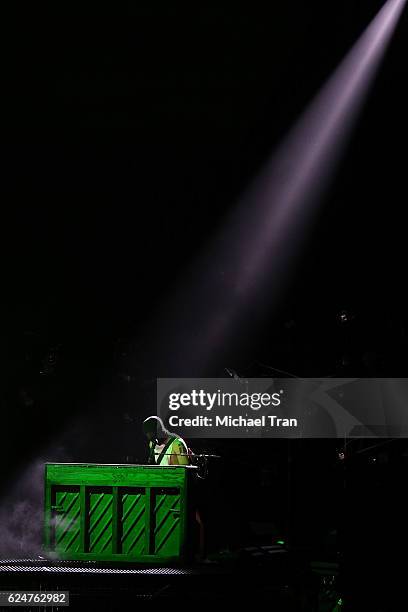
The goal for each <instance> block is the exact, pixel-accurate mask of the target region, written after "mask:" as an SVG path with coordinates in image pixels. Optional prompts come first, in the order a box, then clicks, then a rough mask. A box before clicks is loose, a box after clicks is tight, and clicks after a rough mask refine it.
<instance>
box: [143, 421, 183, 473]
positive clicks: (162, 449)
mask: <svg viewBox="0 0 408 612" xmlns="http://www.w3.org/2000/svg"><path fill="white" fill-rule="evenodd" d="M143 431H144V433H145V435H146V437H147V439H148V440H149V459H148V463H153V464H155V465H190V457H189V450H188V448H187V445H186V443H185V442H184V440H183V439H182V438H180V437H179V436H178V435H177V434H173V433H170V432H169V431H167V429H166V428H165V427H164V424H163V421H162V420H161V419H160V418H159V417H157V416H150V417H148V418H147V419H146V420H145V421H143Z"/></svg>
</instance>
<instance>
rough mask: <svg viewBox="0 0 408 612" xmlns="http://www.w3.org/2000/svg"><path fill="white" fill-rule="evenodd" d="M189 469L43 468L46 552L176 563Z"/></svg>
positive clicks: (181, 540) (183, 529) (183, 540)
mask: <svg viewBox="0 0 408 612" xmlns="http://www.w3.org/2000/svg"><path fill="white" fill-rule="evenodd" d="M194 469H195V468H193V467H191V466H135V465H99V464H46V466H45V488H44V490H45V497H44V499H45V512H44V520H45V525H44V545H45V548H46V550H47V551H51V552H54V553H57V555H58V556H59V557H60V558H61V559H73V560H81V559H90V560H100V561H127V562H129V561H135V562H144V563H156V562H170V561H176V560H179V559H181V558H182V556H183V554H184V551H185V543H186V535H187V526H188V516H189V512H188V507H189V505H188V497H187V490H188V489H187V482H188V480H189V478H190V477H191V475H192V474H193V472H194ZM190 514H191V513H190Z"/></svg>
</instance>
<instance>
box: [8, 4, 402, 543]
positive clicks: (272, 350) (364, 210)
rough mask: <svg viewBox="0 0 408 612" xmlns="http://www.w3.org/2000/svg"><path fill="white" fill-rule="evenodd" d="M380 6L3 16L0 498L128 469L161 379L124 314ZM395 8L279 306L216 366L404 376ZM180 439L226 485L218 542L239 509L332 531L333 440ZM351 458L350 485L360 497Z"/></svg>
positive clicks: (169, 271)
mask: <svg viewBox="0 0 408 612" xmlns="http://www.w3.org/2000/svg"><path fill="white" fill-rule="evenodd" d="M381 5H382V3H381V2H377V1H368V0H360V1H356V0H353V1H351V0H350V1H346V2H322V1H311V2H307V3H306V2H302V1H294V2H279V3H268V5H265V6H263V7H258V6H256V5H254V4H249V3H234V5H230V4H229V3H226V2H218V3H217V5H216V6H215V7H211V6H207V5H206V4H201V5H200V6H197V5H195V4H192V5H191V6H190V7H189V8H188V9H186V8H183V9H181V8H178V7H177V6H173V3H168V2H166V3H165V2H150V1H149V2H143V1H140V2H128V3H123V4H118V3H110V4H104V3H97V4H94V5H93V4H90V3H78V4H75V3H74V4H73V3H71V2H70V3H67V2H58V3H52V4H51V3H50V4H41V3H40V4H37V3H36V4H31V5H29V6H27V7H26V6H24V7H23V6H22V5H19V6H18V7H15V11H14V12H13V14H9V15H7V16H6V17H5V19H4V29H5V38H4V41H5V42H4V50H3V61H4V67H3V73H2V85H3V87H2V89H3V103H4V102H5V106H4V107H3V112H2V123H3V136H2V141H1V142H2V148H3V154H4V160H3V164H2V169H3V178H2V181H1V189H2V203H3V205H2V224H1V228H2V236H1V242H2V245H3V248H4V255H3V258H2V262H3V274H2V306H3V308H4V310H3V314H2V316H1V336H2V343H1V345H2V351H1V373H2V379H3V382H2V385H1V415H2V416H1V420H2V427H1V430H2V432H3V436H2V445H1V451H0V452H1V459H2V465H3V466H5V470H4V477H3V480H2V489H3V492H4V493H6V492H7V490H8V488H9V487H10V486H11V483H13V482H15V480H16V478H18V476H19V474H20V473H21V471H24V469H25V467H26V466H27V465H29V464H30V462H32V461H34V460H35V459H37V458H38V457H40V458H44V459H48V460H69V461H82V460H84V461H95V462H96V461H106V462H124V461H143V460H144V458H145V456H144V452H145V451H144V441H143V439H142V435H141V431H140V422H141V420H142V419H143V418H144V417H145V416H147V415H148V414H150V413H153V412H154V411H155V378H156V377H157V376H159V375H165V374H166V369H165V367H162V369H161V370H160V371H157V368H156V367H155V355H156V354H159V353H160V346H156V347H154V349H152V347H151V346H150V345H149V337H148V336H147V337H146V333H145V329H146V326H147V325H148V324H151V322H152V321H154V320H155V319H154V316H155V312H156V311H158V309H159V308H160V305H161V304H162V303H163V302H164V300H166V299H167V297H168V296H169V295H170V296H171V294H172V289H173V287H174V285H175V283H176V282H178V279H179V278H183V271H185V270H186V268H187V266H188V264H189V263H190V262H191V261H192V260H193V259H194V257H195V255H196V254H197V253H198V252H199V250H200V248H201V247H203V246H205V244H206V243H207V242H208V240H209V238H210V236H211V235H212V234H213V233H214V231H216V229H218V228H219V227H220V226H221V225H222V221H223V218H224V216H225V215H226V213H227V212H228V211H230V210H233V208H234V206H235V204H236V201H237V198H238V197H239V195H240V194H241V193H242V191H243V190H244V189H245V187H246V186H247V185H248V183H249V182H250V181H251V179H252V178H254V177H255V176H256V175H257V173H258V172H259V171H260V170H261V168H262V166H263V164H264V162H265V161H266V160H267V159H268V157H269V155H270V154H271V152H273V150H274V148H275V147H276V146H277V145H278V144H279V142H280V140H281V139H282V138H283V137H284V135H285V134H286V132H287V130H288V129H289V127H290V126H291V125H292V123H293V122H294V121H295V119H296V118H297V117H298V116H299V114H300V113H301V112H302V110H303V109H304V108H305V106H306V104H307V103H308V101H310V100H311V99H312V98H313V96H314V94H315V93H316V92H317V91H318V89H319V88H320V86H321V85H322V84H323V83H324V81H325V79H326V78H327V77H328V76H329V75H330V74H331V73H332V71H333V70H334V68H335V67H336V65H337V64H338V63H339V62H340V60H341V59H342V57H343V56H344V55H345V54H346V52H347V51H348V50H349V48H350V47H351V46H352V44H353V43H354V42H355V41H356V40H357V38H358V36H359V35H360V34H361V32H362V31H363V30H364V28H365V27H366V25H367V24H368V23H369V22H370V20H371V19H372V18H373V16H374V15H375V14H376V12H377V11H378V9H379V8H380V7H381ZM407 18H408V17H407V14H406V13H405V15H404V17H403V19H402V21H401V22H400V24H399V27H398V31H397V33H396V35H395V36H394V38H393V41H392V45H391V47H390V49H389V52H388V54H387V57H386V61H385V63H384V65H383V67H382V70H381V73H380V74H379V76H378V78H377V80H376V83H375V87H374V89H373V91H372V93H371V96H370V99H369V102H368V104H367V105H366V107H365V109H364V113H363V116H362V117H361V119H360V121H359V123H358V126H357V128H356V130H355V132H354V136H353V139H352V141H351V143H350V144H349V146H348V148H347V151H346V155H345V158H344V160H343V162H342V164H341V166H340V167H339V169H338V172H337V175H336V178H335V181H334V183H333V184H332V186H331V189H330V191H329V193H328V194H327V196H326V197H325V199H324V201H323V203H322V206H321V208H320V214H319V217H318V219H317V223H316V225H315V227H314V230H313V232H312V233H311V234H310V236H309V238H308V240H307V242H306V245H305V248H304V251H303V253H302V257H301V259H300V261H299V263H298V266H297V269H296V274H295V276H294V277H293V279H292V280H291V283H290V285H289V289H288V291H287V293H286V295H285V296H282V305H281V306H280V308H279V309H278V310H277V311H273V312H272V311H271V313H270V316H269V317H268V319H267V321H266V322H265V325H264V327H263V329H262V332H261V333H260V334H259V335H258V336H256V338H255V339H254V342H253V343H252V345H251V347H250V349H245V350H242V351H241V352H239V350H237V352H236V354H234V356H233V358H232V359H231V363H225V364H224V367H230V368H233V369H235V370H236V371H237V372H238V373H239V374H240V375H243V376H264V375H270V374H271V370H269V369H268V368H266V367H265V365H266V366H269V367H272V368H277V369H280V370H283V371H287V372H289V373H291V374H294V375H297V376H330V375H332V376H333V375H339V376H340V375H346V376H348V375H351V376H405V375H406V357H405V356H406V348H407V314H406V313H407V310H406V291H405V284H406V282H405V279H406V274H405V267H406V262H405V255H406V237H405V227H406V226H405V223H404V219H405V215H404V213H405V204H406V201H407V185H406V151H405V148H406V139H407V120H406V108H407V103H408V100H407V88H406V87H405V84H406V62H405V61H404V60H405V57H406V48H405V47H406V37H407ZM343 311H344V313H345V315H346V321H344V322H342V318H341V313H343ZM147 354H148V355H149V359H147V358H146V359H145V355H147ZM186 375H187V372H186ZM213 375H215V376H218V375H223V370H222V369H221V370H217V371H214V372H213ZM340 446H341V445H340ZM391 446H392V445H391ZM392 448H394V447H393V446H392ZM197 450H214V451H216V452H219V453H220V454H221V455H222V456H223V460H222V466H221V467H220V468H219V469H218V468H217V469H215V468H214V472H215V473H214V472H213V473H214V475H213V481H212V484H211V482H210V483H209V484H207V485H206V486H207V487H213V489H212V490H213V492H214V497H215V498H217V496H216V493H215V492H216V491H218V493H220V491H221V490H222V489H223V487H224V486H225V483H228V485H229V497H228V501H225V500H224V502H219V503H223V504H224V505H223V508H224V512H225V516H228V513H229V512H230V511H231V514H230V515H234V517H235V519H234V520H235V521H236V523H233V522H231V521H230V523H229V524H230V536H228V537H229V539H230V543H231V541H234V542H235V543H237V544H239V543H240V541H241V542H244V541H247V540H248V539H250V538H251V537H254V533H252V536H251V531H250V527H249V522H250V521H252V520H254V521H258V522H260V521H271V522H274V523H276V524H277V528H276V529H277V531H279V532H280V533H285V530H286V532H287V529H288V524H289V522H290V520H292V519H293V522H294V526H293V534H294V537H296V538H297V539H298V541H303V540H304V539H305V537H306V536H305V533H307V534H308V536H307V537H306V539H309V540H311V539H313V537H314V534H315V533H318V535H319V537H320V538H321V540H323V539H324V538H326V537H327V533H328V531H329V529H330V528H333V527H336V526H337V528H338V527H339V524H340V523H339V510H338V508H339V503H340V502H339V500H340V501H342V500H343V499H344V489H343V485H344V470H343V467H342V466H341V465H339V462H338V458H337V451H338V450H339V444H337V442H336V441H333V442H323V441H320V442H319V441H299V442H298V443H296V442H293V443H291V445H289V444H287V443H285V444H283V442H282V444H276V443H275V444H273V446H272V443H271V442H268V441H262V444H261V443H260V442H253V441H248V442H247V443H245V444H243V443H242V442H241V441H239V442H238V441H237V442H235V443H234V442H231V441H230V442H228V443H227V442H226V441H225V442H224V441H218V442H217V444H215V445H214V444H212V445H209V444H206V442H205V441H202V442H201V443H200V444H198V449H197ZM402 452H403V449H402V450H401V453H402ZM361 456H362V457H367V455H365V454H363V455H361ZM369 456H372V454H371V455H370V454H369ZM393 457H396V459H395V461H397V462H398V461H400V463H399V464H398V465H400V464H401V465H402V464H403V460H402V459H401V457H402V454H398V453H396V455H393ZM391 459H392V457H391V453H390V454H388V455H386V461H385V464H386V465H389V464H390V462H391ZM401 462H402V463H401ZM360 464H361V465H363V466H364V465H365V464H364V461H361V462H360V463H359V465H360ZM383 465H384V463H383ZM367 466H369V467H367V469H369V470H371V468H372V463H370V462H369V461H367ZM359 469H360V468H359ZM361 469H362V470H363V476H362V477H361V480H360V476H358V477H357V476H356V477H355V478H356V479H357V480H356V482H357V485H356V490H358V491H360V494H361V497H362V498H363V497H364V491H362V489H361V483H362V482H363V483H368V484H367V489H366V490H367V491H368V490H369V491H370V492H371V494H372V496H373V497H374V498H375V499H378V496H381V495H382V493H377V491H378V489H377V488H376V486H377V485H376V484H375V483H377V480H378V478H379V476H378V475H377V476H375V477H373V479H371V480H370V479H367V477H366V476H367V475H366V472H364V469H365V468H364V467H363V468H361ZM260 470H261V471H260ZM262 470H264V471H266V474H264V477H263V476H262ZM254 471H255V472H256V473H257V474H261V475H260V476H258V475H257V476H256V477H254V476H253V473H254ZM369 473H370V474H371V473H372V472H369ZM243 474H247V475H248V479H247V480H249V481H250V482H251V486H250V491H251V493H250V495H249V498H248V499H251V500H252V501H251V503H249V502H248V504H249V505H248V506H245V507H243V506H242V505H241V506H240V508H241V511H240V512H238V513H237V512H236V500H237V499H238V498H241V495H239V494H238V483H239V482H241V478H242V477H243ZM353 474H359V475H360V471H354V472H353ZM388 475H389V473H388ZM380 476H381V474H380ZM387 477H388V476H387ZM258 480H259V482H258ZM351 480H352V479H351ZM378 482H380V483H383V482H384V480H381V478H380V479H379V480H378ZM373 483H374V484H373ZM378 486H380V485H378ZM381 486H382V485H381ZM390 491H394V489H393V488H392V487H391V488H390ZM390 491H388V493H387V495H389V494H390ZM306 498H307V500H308V503H307V504H305V503H303V502H304V500H305V499H306ZM217 499H218V498H217ZM364 499H365V500H366V503H367V496H366V497H365V498H364ZM217 503H218V502H217ZM234 508H235V510H234V511H232V510H233V509H234ZM288 508H290V509H291V512H292V515H291V517H292V518H291V519H290V520H289V519H288V514H287V509H288ZM209 513H210V515H211V509H209ZM361 517H362V518H361V520H360V523H359V526H360V528H361V526H362V525H363V524H368V523H367V522H366V518H365V515H364V513H363V512H362V514H361ZM310 525H314V526H315V527H316V529H315V531H313V530H311V529H310ZM237 534H244V535H242V536H241V535H239V536H238V535H237ZM302 534H303V535H302ZM228 537H227V539H228ZM240 538H241V540H240ZM227 543H228V542H227Z"/></svg>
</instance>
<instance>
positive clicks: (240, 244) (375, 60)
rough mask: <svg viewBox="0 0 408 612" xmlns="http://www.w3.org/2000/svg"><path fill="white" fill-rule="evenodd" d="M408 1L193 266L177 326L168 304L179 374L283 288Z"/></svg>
mask: <svg viewBox="0 0 408 612" xmlns="http://www.w3.org/2000/svg"><path fill="white" fill-rule="evenodd" d="M405 3H406V0H388V1H387V2H386V4H385V5H384V6H383V8H382V9H381V10H380V11H379V13H378V14H377V15H376V17H375V18H374V20H373V21H372V22H371V24H370V25H369V26H368V27H367V29H366V30H365V31H364V32H363V34H362V36H361V37H360V39H359V40H358V41H357V43H356V44H355V45H354V47H353V48H352V49H351V50H350V52H349V53H348V54H347V56H346V57H345V58H344V59H343V61H342V62H341V64H340V65H339V66H338V68H337V69H336V70H335V72H334V73H333V75H332V76H331V77H330V78H329V80H328V81H327V82H326V84H325V85H324V86H323V88H322V89H321V91H320V92H319V93H318V95H317V96H316V97H315V99H314V100H313V101H312V102H311V103H310V105H309V107H308V108H307V109H306V111H305V112H304V113H303V115H302V116H301V117H300V119H299V120H298V121H297V123H296V124H295V125H294V127H293V128H292V129H291V131H290V133H289V134H288V136H287V137H286V139H285V140H284V142H283V143H282V145H281V146H280V147H279V148H278V150H277V151H276V153H275V154H274V155H273V157H272V159H271V161H270V162H269V163H268V164H267V165H266V167H265V169H264V171H263V172H262V174H261V176H260V178H259V179H258V180H257V181H256V182H255V184H254V185H253V187H252V188H251V189H250V190H249V191H248V193H247V194H246V195H245V196H244V197H243V198H242V200H241V202H240V204H239V206H238V207H237V209H236V212H235V213H234V214H233V215H232V216H231V218H230V219H229V221H228V223H227V224H226V225H227V227H226V228H224V230H223V231H222V232H221V234H220V235H219V236H218V238H217V239H216V241H215V242H214V244H213V245H212V247H211V248H210V249H209V252H208V253H207V254H205V256H204V257H203V259H202V261H201V262H200V263H199V265H196V267H195V268H193V270H190V275H191V274H192V275H193V278H194V279H198V282H197V284H196V286H195V287H194V288H193V289H191V288H188V289H187V290H182V291H181V292H180V293H179V294H178V295H177V296H176V298H175V300H174V301H173V309H174V310H173V315H174V317H175V320H174V323H175V325H174V328H173V332H171V331H170V330H169V327H168V321H169V316H168V315H169V309H167V313H166V314H167V317H166V323H165V327H164V330H165V335H166V336H167V338H170V339H169V344H170V346H171V347H172V350H171V361H172V363H173V364H175V363H178V364H179V366H180V368H181V370H180V371H182V369H183V367H185V366H187V367H188V365H190V364H191V363H192V360H195V364H196V365H197V368H198V369H200V368H201V369H204V368H205V365H206V364H210V363H211V360H212V359H211V355H212V354H213V353H214V351H216V350H217V347H220V346H223V345H225V344H228V342H229V338H231V334H232V332H235V333H236V334H243V333H244V332H245V330H246V328H248V321H250V318H248V316H247V317H246V318H245V316H244V315H248V313H249V309H250V308H252V309H255V310H257V309H258V307H259V305H260V304H261V303H263V304H265V303H268V304H269V305H270V306H271V307H272V306H273V304H274V301H276V299H277V298H278V297H279V296H280V295H281V293H282V290H283V287H284V284H285V279H286V278H287V276H288V272H289V269H290V265H291V263H292V262H293V260H294V256H295V255H296V253H297V252H298V251H299V247H300V245H301V243H302V240H303V239H304V237H305V235H306V234H307V226H308V225H309V224H310V222H311V220H312V218H313V213H314V212H315V211H316V209H317V204H318V202H319V201H320V200H321V198H322V196H323V195H324V193H325V191H326V189H327V187H328V185H329V183H330V180H331V179H332V177H333V174H334V172H335V170H336V167H337V166H338V163H339V160H340V158H341V155H342V153H343V151H344V149H345V145H346V144H347V142H348V140H349V138H350V135H351V133H352V130H353V127H354V125H355V123H356V121H357V119H358V117H359V114H360V112H361V110H362V107H363V104H364V102H365V101H366V99H367V97H368V94H369V92H370V88H371V85H372V83H373V81H374V78H375V76H376V74H377V73H378V71H379V68H380V64H381V61H382V60H383V58H384V55H385V52H386V50H387V47H388V45H389V43H390V40H391V38H392V35H393V33H394V31H395V28H396V26H397V24H398V21H399V18H400V16H401V14H402V11H403V9H404V6H405ZM180 310H181V311H182V312H183V315H182V317H180V316H179V315H178V314H177V313H180ZM249 325H250V324H249ZM177 345H179V355H177V352H176V351H174V349H175V347H177ZM176 350H177V349H176ZM183 355H186V356H187V360H186V358H185V357H183ZM183 363H184V366H183V365H182V364H183Z"/></svg>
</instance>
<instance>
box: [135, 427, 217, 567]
mask: <svg viewBox="0 0 408 612" xmlns="http://www.w3.org/2000/svg"><path fill="white" fill-rule="evenodd" d="M143 431H144V433H145V435H146V437H147V439H148V440H149V458H148V463H149V464H155V465H190V463H191V460H190V456H191V454H192V453H191V450H190V449H189V448H188V446H187V444H186V443H185V442H184V440H183V439H182V438H180V436H178V435H177V434H175V433H171V432H170V431H168V430H167V429H166V428H165V426H164V423H163V421H162V420H161V418H160V417H157V416H150V417H148V418H147V419H145V420H144V421H143ZM195 520H196V523H197V526H198V539H199V541H198V552H197V554H196V560H197V561H199V562H206V559H205V532H204V523H203V521H202V518H201V514H200V511H199V510H198V508H197V509H196V511H195Z"/></svg>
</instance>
